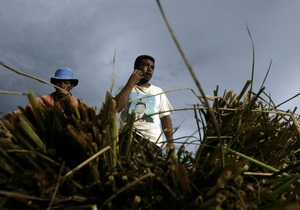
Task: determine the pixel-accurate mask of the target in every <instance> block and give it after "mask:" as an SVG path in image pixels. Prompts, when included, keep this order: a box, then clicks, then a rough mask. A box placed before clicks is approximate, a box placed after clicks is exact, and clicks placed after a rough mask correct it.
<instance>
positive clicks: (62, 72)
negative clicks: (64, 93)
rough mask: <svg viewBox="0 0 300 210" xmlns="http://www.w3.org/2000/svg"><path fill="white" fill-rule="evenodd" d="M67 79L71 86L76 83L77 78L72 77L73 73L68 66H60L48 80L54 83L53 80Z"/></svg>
mask: <svg viewBox="0 0 300 210" xmlns="http://www.w3.org/2000/svg"><path fill="white" fill-rule="evenodd" d="M59 80H67V81H71V82H72V84H73V86H74V87H75V86H76V85H78V79H75V78H74V73H73V71H72V70H71V69H70V68H65V67H64V68H60V69H58V70H57V71H56V72H55V75H54V77H51V80H50V82H51V83H55V81H59Z"/></svg>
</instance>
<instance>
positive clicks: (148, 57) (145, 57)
mask: <svg viewBox="0 0 300 210" xmlns="http://www.w3.org/2000/svg"><path fill="white" fill-rule="evenodd" d="M144 59H149V60H150V61H152V62H153V63H155V59H154V58H153V57H152V56H150V55H140V56H138V57H137V58H136V59H135V61H134V69H136V68H138V67H139V65H140V64H141V62H142V61H143V60H144Z"/></svg>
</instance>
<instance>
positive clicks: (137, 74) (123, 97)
mask: <svg viewBox="0 0 300 210" xmlns="http://www.w3.org/2000/svg"><path fill="white" fill-rule="evenodd" d="M143 75H144V74H143V72H142V71H139V70H134V72H133V73H132V75H131V76H130V77H129V79H128V81H127V83H126V85H125V86H124V88H123V89H122V90H121V92H120V93H119V94H118V95H116V97H115V98H114V99H115V101H116V103H117V107H116V109H117V112H121V111H122V110H123V109H124V107H125V104H126V103H127V101H128V97H129V95H130V93H131V91H132V88H133V87H134V86H135V85H137V84H138V82H139V81H140V80H141V79H142V78H143V77H144V76H143Z"/></svg>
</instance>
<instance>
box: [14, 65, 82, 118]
mask: <svg viewBox="0 0 300 210" xmlns="http://www.w3.org/2000/svg"><path fill="white" fill-rule="evenodd" d="M50 82H51V83H52V84H54V85H56V86H58V87H59V88H55V92H53V93H51V94H48V95H44V96H42V97H39V98H37V102H38V104H39V106H40V107H42V106H45V103H44V101H43V100H42V98H43V99H46V100H47V101H48V102H49V103H50V104H51V105H53V106H54V104H55V102H58V101H60V100H61V99H63V98H65V97H66V96H67V95H69V96H70V100H71V103H72V104H75V105H78V103H79V100H78V99H77V98H75V97H74V96H73V95H72V94H71V90H72V89H73V87H75V86H77V85H78V79H75V78H74V73H73V71H72V70H71V69H70V68H66V67H63V68H60V69H58V70H57V71H56V72H55V75H54V77H51V79H50ZM27 106H29V107H30V106H31V105H30V104H29V105H27ZM15 113H20V110H17V111H15Z"/></svg>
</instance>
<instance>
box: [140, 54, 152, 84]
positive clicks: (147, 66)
mask: <svg viewBox="0 0 300 210" xmlns="http://www.w3.org/2000/svg"><path fill="white" fill-rule="evenodd" d="M154 68H155V66H154V63H153V62H152V61H151V60H149V59H144V60H142V62H141V63H140V65H139V66H138V70H141V71H142V72H143V73H144V78H143V79H141V81H140V82H141V83H147V82H149V80H150V79H151V78H152V76H153V73H154Z"/></svg>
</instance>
